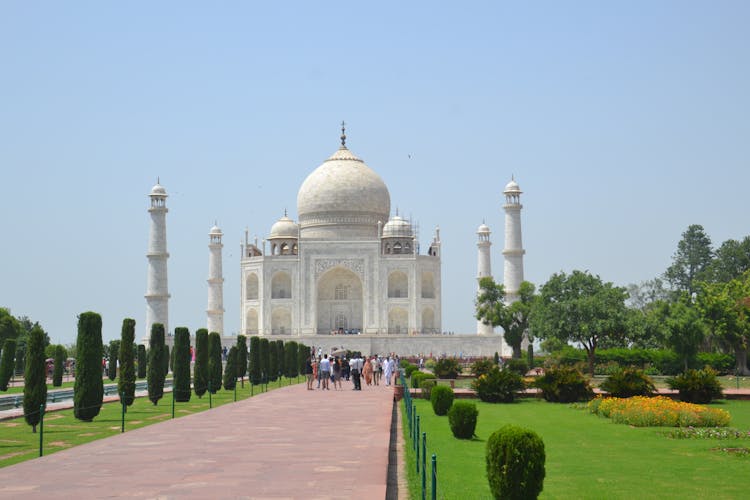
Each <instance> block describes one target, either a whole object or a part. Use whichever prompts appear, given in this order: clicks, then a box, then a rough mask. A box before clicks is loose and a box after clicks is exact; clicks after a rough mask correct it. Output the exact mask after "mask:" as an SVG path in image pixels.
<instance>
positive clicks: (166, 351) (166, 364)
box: [162, 343, 170, 379]
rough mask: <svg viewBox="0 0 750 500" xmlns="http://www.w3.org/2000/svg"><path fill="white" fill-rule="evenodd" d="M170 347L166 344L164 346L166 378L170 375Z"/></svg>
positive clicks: (163, 363)
mask: <svg viewBox="0 0 750 500" xmlns="http://www.w3.org/2000/svg"><path fill="white" fill-rule="evenodd" d="M169 357H170V354H169V346H168V345H167V344H166V343H165V344H164V356H163V357H162V365H163V369H164V378H165V379H166V378H167V375H168V374H169Z"/></svg>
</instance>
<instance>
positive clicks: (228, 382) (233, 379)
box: [224, 345, 238, 391]
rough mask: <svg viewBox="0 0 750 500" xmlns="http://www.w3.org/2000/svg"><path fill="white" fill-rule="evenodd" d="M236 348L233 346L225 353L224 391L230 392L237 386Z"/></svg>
mask: <svg viewBox="0 0 750 500" xmlns="http://www.w3.org/2000/svg"><path fill="white" fill-rule="evenodd" d="M237 353H238V350H237V346H236V345H233V346H232V348H231V349H229V352H228V353H227V364H226V366H225V367H224V389H225V390H227V391H231V390H233V389H234V388H235V386H236V385H237Z"/></svg>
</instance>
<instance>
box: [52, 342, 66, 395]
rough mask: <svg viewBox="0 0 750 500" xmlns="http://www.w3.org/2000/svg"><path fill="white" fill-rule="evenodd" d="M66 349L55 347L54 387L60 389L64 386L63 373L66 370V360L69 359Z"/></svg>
mask: <svg viewBox="0 0 750 500" xmlns="http://www.w3.org/2000/svg"><path fill="white" fill-rule="evenodd" d="M67 354H68V353H67V352H65V347H63V346H62V345H60V344H58V345H56V346H55V356H54V359H55V370H54V372H52V387H60V386H61V385H62V379H63V371H64V370H65V358H66V357H67Z"/></svg>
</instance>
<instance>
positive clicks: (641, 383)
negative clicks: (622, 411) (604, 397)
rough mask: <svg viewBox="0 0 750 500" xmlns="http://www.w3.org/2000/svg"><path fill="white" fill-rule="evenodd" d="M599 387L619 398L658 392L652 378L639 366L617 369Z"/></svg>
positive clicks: (649, 394)
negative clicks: (638, 367)
mask: <svg viewBox="0 0 750 500" xmlns="http://www.w3.org/2000/svg"><path fill="white" fill-rule="evenodd" d="M599 388H600V389H601V390H603V391H606V392H607V393H609V395H610V396H614V397H617V398H629V397H632V396H651V395H652V394H653V393H655V392H656V387H655V386H654V382H653V381H652V380H651V378H650V377H649V376H648V375H646V374H645V373H643V370H639V369H637V368H624V369H617V370H615V371H614V372H613V373H612V374H611V375H610V376H609V377H607V379H606V380H605V381H604V382H602V384H601V385H600V386H599Z"/></svg>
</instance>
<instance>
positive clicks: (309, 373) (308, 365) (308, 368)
mask: <svg viewBox="0 0 750 500" xmlns="http://www.w3.org/2000/svg"><path fill="white" fill-rule="evenodd" d="M314 364H315V362H314V361H313V359H312V356H308V357H307V359H306V360H305V377H306V378H307V390H308V391H312V390H313V365H314Z"/></svg>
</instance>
